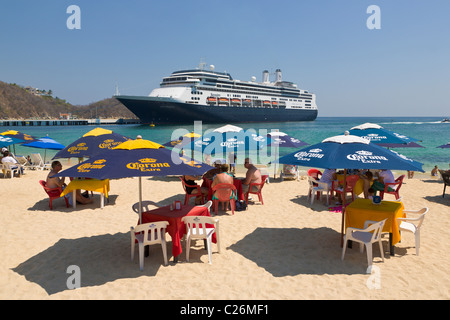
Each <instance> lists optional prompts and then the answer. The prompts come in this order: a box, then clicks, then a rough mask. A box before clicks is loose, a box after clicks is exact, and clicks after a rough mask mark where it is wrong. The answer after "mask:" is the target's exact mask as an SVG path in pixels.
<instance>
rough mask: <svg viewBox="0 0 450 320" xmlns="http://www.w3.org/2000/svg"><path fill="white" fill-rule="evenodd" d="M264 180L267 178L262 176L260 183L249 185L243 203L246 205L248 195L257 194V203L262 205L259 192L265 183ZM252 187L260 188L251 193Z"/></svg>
mask: <svg viewBox="0 0 450 320" xmlns="http://www.w3.org/2000/svg"><path fill="white" fill-rule="evenodd" d="M266 179H267V176H266V175H264V176H261V183H250V186H249V188H248V192H247V193H246V194H245V202H247V203H248V195H249V194H250V193H252V194H257V195H258V199H259V202H261V204H264V201H263V197H262V193H261V192H262V189H263V187H264V184H265V182H266ZM253 187H260V188H259V190H258V191H252V189H253Z"/></svg>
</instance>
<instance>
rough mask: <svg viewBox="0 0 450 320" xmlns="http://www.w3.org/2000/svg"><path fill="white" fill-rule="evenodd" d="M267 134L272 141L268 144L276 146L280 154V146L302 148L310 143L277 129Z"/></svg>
mask: <svg viewBox="0 0 450 320" xmlns="http://www.w3.org/2000/svg"><path fill="white" fill-rule="evenodd" d="M267 136H268V137H269V138H270V143H269V144H268V146H270V147H274V148H275V154H278V148H280V147H282V148H300V147H303V146H307V145H309V144H308V143H306V142H304V141H301V140H299V139H297V138H294V137H291V136H289V135H288V134H287V133H284V132H281V131H276V132H269V133H268V134H267ZM276 165H277V164H276V163H275V169H274V173H273V178H274V179H275V176H276V172H277V168H276Z"/></svg>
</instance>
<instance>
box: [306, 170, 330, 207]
mask: <svg viewBox="0 0 450 320" xmlns="http://www.w3.org/2000/svg"><path fill="white" fill-rule="evenodd" d="M308 183H309V192H308V198H311V205H312V204H313V202H314V198H315V197H314V194H315V193H317V200H319V198H320V196H321V195H322V193H323V192H324V191H326V192H327V205H329V204H330V191H331V190H332V189H331V187H330V186H329V185H328V183H326V182H320V181H317V180H316V179H314V178H313V177H311V176H308Z"/></svg>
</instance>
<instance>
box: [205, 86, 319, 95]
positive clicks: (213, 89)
mask: <svg viewBox="0 0 450 320" xmlns="http://www.w3.org/2000/svg"><path fill="white" fill-rule="evenodd" d="M198 89H200V90H208V91H218V92H236V90H227V89H216V88H206V87H198ZM239 93H242V94H255V92H251V91H239ZM258 93H259V92H258ZM266 93H267V94H270V95H274V96H278V97H295V98H297V97H298V95H295V96H294V95H290V94H286V93H282V94H279V93H273V92H266ZM308 98H311V97H308Z"/></svg>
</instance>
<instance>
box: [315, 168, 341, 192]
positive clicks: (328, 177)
mask: <svg viewBox="0 0 450 320" xmlns="http://www.w3.org/2000/svg"><path fill="white" fill-rule="evenodd" d="M336 179H337V178H336V169H325V170H324V171H323V173H322V176H321V177H320V179H319V181H320V182H325V183H326V184H328V187H329V188H331V185H332V183H333V180H336Z"/></svg>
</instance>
